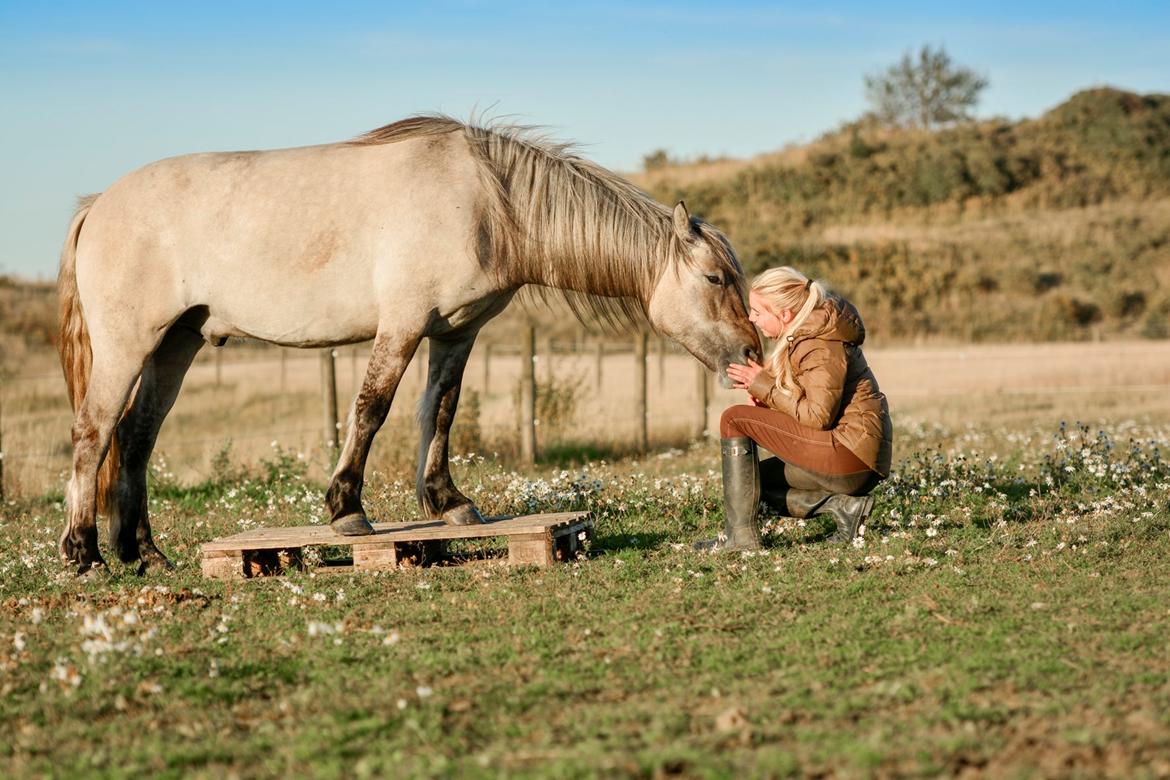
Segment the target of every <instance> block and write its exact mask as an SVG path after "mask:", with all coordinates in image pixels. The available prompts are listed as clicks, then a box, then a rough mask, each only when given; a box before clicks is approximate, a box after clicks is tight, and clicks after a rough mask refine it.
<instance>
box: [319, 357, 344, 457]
mask: <svg viewBox="0 0 1170 780" xmlns="http://www.w3.org/2000/svg"><path fill="white" fill-rule="evenodd" d="M336 357H337V354H336V353H335V352H334V351H333V348H332V347H329V348H326V349H324V350H322V351H321V395H322V396H324V402H325V441H326V442H327V443H328V446H329V448H330V449H332V450H333V454H334V455H336V454H337V451H338V450H339V449H340V448H341V443H340V442H339V441H338V440H339V439H340V438H341V435H340V434H341V425H340V424H339V423H338V421H337V366H336V364H335V362H334V359H335V358H336Z"/></svg>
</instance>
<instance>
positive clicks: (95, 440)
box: [58, 115, 760, 573]
mask: <svg viewBox="0 0 1170 780" xmlns="http://www.w3.org/2000/svg"><path fill="white" fill-rule="evenodd" d="M522 289H526V290H533V289H535V290H541V291H543V292H552V293H554V294H561V295H563V296H564V297H565V299H566V300H568V302H569V303H570V305H571V306H572V307H573V311H574V313H575V314H576V315H577V316H578V317H579V318H582V319H584V317H585V316H586V315H589V316H590V317H592V318H593V319H594V321H596V319H597V317H600V318H603V319H605V320H607V321H608V322H610V323H618V324H621V323H630V322H633V321H634V320H633V319H632V318H643V319H642V320H641V321H645V320H648V321H649V323H650V324H651V326H653V327H654V328H655V329H656V330H657V331H659V332H660V333H662V334H664V335H666V336H668V337H671V338H673V339H675V340H676V341H678V342H680V343H681V344H682V345H683V346H684V347H685V348H686V349H687V350H688V351H689V352H690V353H691V354H692V355H693V356H694V357H695V358H697V359H698V360H699V361H701V362H702V363H703V364H704V365H705V366H706V367H707V368H708V369H709V370H711V371H715V372H717V373H718V374H719V377H720V380H721V381H722V382H723V384H724V385H725V386H730V381H729V380H728V378H727V374H726V368H727V366H728V364H729V363H732V362H744V361H745V359H746V358H748V357H754V356H757V355H758V354H759V352H760V341H759V337H758V335H757V334H756V331H755V329H754V328H753V327H752V325H751V324H750V322H749V321H748V316H747V312H746V309H745V305H744V276H743V270H742V268H741V267H740V264H739V262H738V260H737V258H736V256H735V253H734V251H733V249H732V247H731V244H730V243H729V242H728V240H727V239H726V238H725V237H724V236H723V235H722V234H721V233H720V232H719V231H718V230H716V229H715V228H714V227H712V226H711V225H710V224H708V223H706V222H704V221H703V220H701V219H699V218H697V217H693V216H691V214H690V213H689V212H688V210H687V208H686V206H685V204H684V203H683V202H681V201H680V202H679V203H677V204H676V205H675V206H674V207H673V208H670V207H668V206H665V205H663V204H661V203H658V202H656V201H655V200H653V199H652V198H650V197H649V196H648V195H646V194H645V193H643V192H642V191H640V190H639V189H637V188H636V187H635V186H634V185H632V184H630V183H629V182H627V181H626V180H624V179H623V178H621V177H620V176H618V175H616V174H614V173H612V172H611V171H609V170H607V169H605V168H603V167H601V166H599V165H597V164H595V163H593V162H590V161H588V160H586V159H584V158H583V157H581V156H579V155H578V154H577V153H576V152H575V151H574V150H573V148H572V147H571V146H569V145H567V144H561V143H556V142H553V141H550V140H549V139H547V138H546V137H544V136H543V135H539V134H538V133H536V132H535V131H533V130H532V129H530V128H522V127H516V126H509V125H502V124H499V123H490V122H489V123H476V122H468V123H464V122H460V121H457V120H455V119H451V118H449V117H445V116H437V115H428V116H415V117H411V118H408V119H404V120H401V121H398V122H395V123H392V124H389V125H386V126H384V127H380V128H378V129H375V130H372V131H370V132H368V133H366V134H364V135H361V136H358V137H356V138H352V139H349V140H347V141H343V142H338V143H330V144H324V145H318V146H307V147H298V148H290V149H275V150H267V151H245V152H213V153H201V154H191V155H184V156H179V157H172V158H168V159H164V160H160V161H157V162H154V163H150V164H148V165H146V166H145V167H143V168H140V169H138V170H136V171H134V172H132V173H130V174H127V175H126V176H124V177H122V178H121V179H119V180H117V181H116V182H115V183H114V184H113V185H111V186H110V187H109V188H108V189H107V190H105V191H104V192H102V193H100V194H98V195H91V196H87V197H84V198H81V199H79V201H78V207H77V209H76V212H75V214H74V216H73V219H72V222H71V223H70V226H69V229H68V233H67V236H66V240H65V244H64V248H63V249H62V252H61V262H60V272H59V277H58V290H59V296H60V313H59V315H60V316H59V324H60V338H59V342H58V346H59V352H60V358H61V365H62V368H63V370H64V374H65V380H66V385H67V389H68V393H69V398H70V402H71V404H72V407H73V410H74V421H73V425H72V431H71V432H72V440H73V463H72V475H71V477H70V479H69V483H68V489H67V496H66V498H67V518H66V526H65V530H64V532H63V534H62V536H61V538H60V542H59V546H60V552H61V555H62V557H63V559H64V560H65V561H66V562H67V563H69V564H71V565H76V567H77V571H78V572H79V573H85V572H86V571H89V570H90V569H91V568H92V567H94V566H99V565H104V564H105V560H104V559H103V558H102V555H101V552H100V550H99V548H98V535H97V525H96V522H97V513H98V512H99V511H100V512H103V513H105V514H107V515H108V517H109V544H110V546H111V547H112V548H113V549H114V550H115V551H116V552H117V555H118V557H119V558H120V559H121V560H122V561H123V562H125V563H134V562H138V563H139V572H140V573H144V572H145V571H146V570H147V568H148V567H152V566H153V567H162V568H171V564H170V562H169V561H168V560H167V558H166V556H165V555H164V554H163V553H162V552H161V551H160V550H159V549H158V547H157V546H156V545H155V543H154V541H153V538H152V535H151V529H150V522H149V518H148V515H147V489H146V473H147V462H148V460H149V457H150V453H151V450H152V449H153V447H154V444H155V441H156V440H157V437H158V432H159V429H160V427H161V425H162V423H163V420H164V418H165V417H166V415H167V413H168V412H169V411H170V409H171V407H172V405H173V404H174V402H175V399H176V398H177V396H178V393H179V388H180V386H181V384H182V381H183V377H184V375H185V374H186V372H187V370H188V369H189V367H190V366H191V364H192V361H193V360H194V358H195V356H196V354H197V353H198V352H199V350H200V349H201V348H202V346H203V345H204V344H208V343H210V344H212V345H214V346H217V347H218V346H222V345H223V344H224V343H225V342H226V341H227V339H228V338H229V337H247V338H252V339H258V340H262V341H266V342H271V343H273V344H278V345H281V346H284V347H301V348H312V347H331V346H334V345H342V344H353V343H358V342H364V341H370V340H372V342H373V344H372V351H371V355H370V360H369V366H368V368H367V370H366V374H365V376H364V378H363V381H362V384H361V387H360V389H359V390H358V391H357V393H356V396H355V398H354V400H353V403H352V405H351V407H350V410H349V415H348V428H347V434H346V438H345V443H344V446H343V447H342V449H341V451H340V454H339V458H338V461H337V465H336V468H335V470H334V471H333V474H332V476H331V478H330V480H329V485H328V488H327V490H326V492H325V507H326V510H327V512H328V515H329V517H330V525H331V527H332V528H333V530H334V531H336V532H337V533H339V534H342V535H362V534H369V533H372V532H373V528H372V526H371V525H370V522H369V519H368V517H367V516H366V513H365V510H364V509H363V506H362V501H361V494H362V486H363V481H364V471H365V465H366V459H367V456H368V454H369V451H370V445H371V442H372V439H373V436H374V434H375V433H376V432H377V431H378V429H379V427H380V426H381V425H382V423H383V422H384V421H385V419H386V415H387V413H388V412H389V410H390V405H391V403H392V402H393V399H394V394H395V390H396V389H397V387H398V384H399V381H400V380H401V378H402V374H403V371H404V370H405V368H406V366H407V364H408V363H409V361H410V359H411V357H412V356H413V355H414V353H415V351H416V349H417V348H418V346H419V344H420V342H421V340H422V339H423V338H427V339H429V340H430V349H429V355H430V360H429V365H428V370H427V384H426V390H425V391H424V394H423V398H422V399H421V402H420V405H419V421H420V427H421V430H422V436H421V442H420V446H419V459H418V468H417V475H416V492H417V499H418V504H419V507H420V510H421V512H422V514H423V515H425V516H426V517H428V518H430V519H439V520H442V521H443V522H445V523H449V524H455V525H459V524H471V523H480V522H483V518H482V517H481V516H480V513H479V510H478V509H477V508H476V506H475V504H474V502H473V501H472V500H471V499H470V498H468V497H467V496H466V495H464V494H463V493H462V492H460V490H459V489H458V488H457V487H456V486H455V483H454V482H453V480H452V478H451V473H450V470H449V467H448V434H449V431H450V429H451V423H452V420H453V418H454V416H455V410H456V407H457V405H458V402H459V390H460V384H461V381H462V377H463V370H464V367H465V365H466V363H467V358H468V355H469V353H470V352H471V348H472V345H473V344H474V343H475V338H476V335H477V334H478V333H479V331H480V329H481V328H482V327H483V326H484V324H485V323H486V322H488V321H489V320H490V319H491V318H492V317H494V316H496V315H497V314H499V313H500V311H502V310H503V309H504V307H505V306H507V305H508V303H509V302H510V301H511V300H512V299H513V297H514V296H515V295H516V294H517V292H519V291H521V290H522Z"/></svg>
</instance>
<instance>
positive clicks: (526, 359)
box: [520, 324, 537, 465]
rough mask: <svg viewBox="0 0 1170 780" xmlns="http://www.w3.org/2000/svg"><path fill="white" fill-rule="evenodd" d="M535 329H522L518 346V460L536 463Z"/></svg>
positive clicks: (529, 463)
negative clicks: (521, 337) (522, 334)
mask: <svg viewBox="0 0 1170 780" xmlns="http://www.w3.org/2000/svg"><path fill="white" fill-rule="evenodd" d="M535 362H536V328H535V327H534V326H533V325H531V324H529V325H528V326H527V327H526V328H525V329H524V338H523V341H522V342H521V346H520V459H521V460H522V461H523V462H524V463H527V464H528V465H532V464H534V463H536V423H537V420H536V371H535V368H536V367H535V366H534V365H533V364H534V363H535Z"/></svg>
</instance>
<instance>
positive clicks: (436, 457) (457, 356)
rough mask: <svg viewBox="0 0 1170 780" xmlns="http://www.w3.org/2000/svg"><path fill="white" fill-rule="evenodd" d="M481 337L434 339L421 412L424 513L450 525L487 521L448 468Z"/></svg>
mask: <svg viewBox="0 0 1170 780" xmlns="http://www.w3.org/2000/svg"><path fill="white" fill-rule="evenodd" d="M476 335H477V333H471V334H470V335H465V336H463V337H462V338H460V339H458V340H453V341H445V340H440V339H435V338H432V339H431V362H430V367H429V369H428V373H427V389H426V394H425V395H424V396H423V401H422V408H421V409H420V410H419V424H420V426H421V428H422V441H421V444H420V448H419V459H418V477H417V480H416V491H417V494H418V503H419V506H420V507H422V509H423V511H424V512H425V513H426V514H427V515H428V516H429V517H433V518H440V519H442V520H443V522H445V523H447V524H448V525H473V524H475V523H482V522H483V517H482V516H480V514H479V510H478V509H476V508H475V504H473V503H472V502H471V499H469V498H468V497H467V496H465V495H463V494H462V493H461V492H459V489H458V488H457V487H455V482H454V481H453V480H452V479H451V469H450V467H449V465H448V457H449V454H450V453H449V449H448V446H449V439H450V433H451V423H452V422H453V421H454V419H455V409H456V407H457V406H458V405H459V388H460V386H461V385H462V383H463V369H464V368H465V367H466V366H467V357H468V355H470V354H471V347H472V346H473V345H474V344H475V337H476Z"/></svg>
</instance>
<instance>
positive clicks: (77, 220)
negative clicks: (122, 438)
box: [57, 195, 121, 512]
mask: <svg viewBox="0 0 1170 780" xmlns="http://www.w3.org/2000/svg"><path fill="white" fill-rule="evenodd" d="M97 197H98V196H97V195H87V196H85V197H83V198H79V199H78V201H77V211H76V212H75V213H74V214H73V221H72V222H71V223H69V232H68V233H67V234H66V236H65V246H63V247H62V248H61V268H60V270H59V271H58V273H57V295H58V297H59V299H60V314H59V316H58V321H59V324H60V331H59V337H58V339H57V352H58V354H59V355H60V356H61V368H62V370H63V371H64V372H65V386H66V387H67V388H68V390H69V403H70V405H71V406H72V407H73V412H74V414H76V413H77V410H78V409H80V408H81V402H82V401H83V400H84V399H85V393H86V390H88V388H89V376H90V371H91V370H92V368H93V349H92V347H91V346H90V341H89V328H88V327H87V326H86V324H85V312H83V311H82V310H81V297H80V296H79V295H78V294H77V239H78V236H79V235H80V234H81V225H82V223H84V222H85V218H86V216H87V215H88V214H89V209H90V207H91V206H93V202H94V201H95V200H97ZM120 460H121V457H120V454H119V452H118V435H117V432H116V431H115V433H114V437H113V438H112V439H111V440H110V450H109V453H107V455H106V460H105V462H104V463H103V464H102V466H101V469H100V470H99V471H98V484H97V502H98V509H99V510H100V511H103V512H104V511H106V510H107V509H108V508H109V505H110V492H111V490H112V488H113V485H114V482H115V481H116V480H117V476H118V462H119V461H120Z"/></svg>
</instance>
